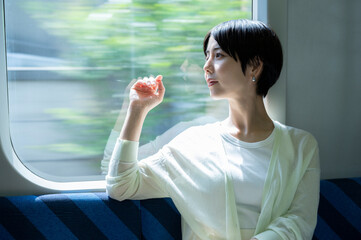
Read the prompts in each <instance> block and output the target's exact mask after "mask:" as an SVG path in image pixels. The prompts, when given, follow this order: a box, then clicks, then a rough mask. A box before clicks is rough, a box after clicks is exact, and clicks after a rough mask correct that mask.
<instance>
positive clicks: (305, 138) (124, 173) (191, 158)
mask: <svg viewBox="0 0 361 240" xmlns="http://www.w3.org/2000/svg"><path fill="white" fill-rule="evenodd" d="M274 124H275V139H274V144H273V150H272V156H271V159H270V163H269V167H268V171H267V175H266V180H265V184H264V189H263V193H262V204H261V213H260V216H259V219H258V222H257V225H256V229H255V237H256V238H258V239H259V240H262V239H267V240H268V239H300V240H301V239H302V240H303V239H311V238H312V233H313V231H314V228H315V226H316V219H317V206H318V194H319V179H320V170H319V159H318V147H317V142H316V140H315V139H314V138H313V137H312V135H310V134H309V133H307V132H305V131H302V130H299V129H295V128H291V127H286V126H284V125H282V124H280V123H278V122H274ZM218 130H219V123H215V124H207V125H204V126H200V127H192V128H189V129H188V130H186V131H184V132H183V133H181V134H180V135H179V136H177V137H176V138H175V139H173V140H172V141H171V142H170V143H169V144H167V145H165V146H164V147H163V148H162V149H161V150H160V151H159V152H158V153H156V154H155V155H153V156H150V157H148V158H146V159H144V160H142V161H139V162H138V161H137V148H138V143H137V142H131V141H124V140H123V141H122V140H118V142H117V144H116V147H115V150H114V153H113V155H112V158H111V162H110V166H109V172H108V175H107V177H106V179H107V192H108V194H109V196H110V197H112V198H115V199H118V200H124V199H145V198H157V197H171V198H172V200H173V202H174V203H175V205H176V207H177V209H178V210H179V211H180V213H181V215H182V234H183V239H241V232H242V229H240V227H239V222H238V216H237V208H236V201H235V193H234V188H233V184H232V177H231V174H230V169H229V164H228V160H227V158H226V154H225V151H224V148H223V145H222V142H221V141H222V140H221V135H220V132H219V131H218Z"/></svg>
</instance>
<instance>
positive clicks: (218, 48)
mask: <svg viewBox="0 0 361 240" xmlns="http://www.w3.org/2000/svg"><path fill="white" fill-rule="evenodd" d="M211 50H212V51H216V50H222V49H221V48H220V47H215V48H213V49H211ZM206 53H209V50H207V51H206Z"/></svg>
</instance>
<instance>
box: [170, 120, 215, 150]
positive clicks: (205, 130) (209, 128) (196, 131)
mask: <svg viewBox="0 0 361 240" xmlns="http://www.w3.org/2000/svg"><path fill="white" fill-rule="evenodd" d="M218 133H219V122H214V123H207V124H203V125H198V126H192V127H189V128H187V129H186V130H184V131H183V132H182V133H180V134H179V135H177V136H176V137H175V138H174V139H173V140H172V141H170V142H169V144H168V146H172V147H175V146H177V147H180V146H182V147H191V146H198V147H199V146H204V145H206V143H207V142H210V141H213V140H214V139H216V137H217V134H218Z"/></svg>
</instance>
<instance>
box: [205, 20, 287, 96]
mask: <svg viewBox="0 0 361 240" xmlns="http://www.w3.org/2000/svg"><path fill="white" fill-rule="evenodd" d="M210 36H212V37H213V38H214V39H215V40H216V41H217V43H218V44H219V46H220V47H221V48H222V50H223V51H225V52H226V53H227V54H228V55H230V56H231V57H233V58H234V59H235V60H236V61H237V62H238V60H239V61H240V63H241V66H242V71H243V73H244V74H245V71H246V67H247V65H248V64H258V63H259V61H262V62H263V70H262V73H261V76H260V78H259V80H258V82H257V94H258V95H261V96H263V97H265V96H266V95H267V93H268V90H269V89H270V88H271V87H272V86H273V85H274V84H275V83H276V81H277V80H278V78H279V76H280V73H281V69H282V65H283V54H282V46H281V42H280V40H279V39H278V37H277V35H276V33H275V32H274V31H273V30H272V29H271V28H269V27H268V26H267V25H266V24H264V23H262V22H259V21H252V20H247V19H237V20H231V21H227V22H223V23H221V24H219V25H217V26H215V27H214V28H212V29H211V30H210V31H209V32H208V33H207V35H206V36H205V38H204V42H203V51H204V54H205V55H206V51H207V46H208V41H209V38H210Z"/></svg>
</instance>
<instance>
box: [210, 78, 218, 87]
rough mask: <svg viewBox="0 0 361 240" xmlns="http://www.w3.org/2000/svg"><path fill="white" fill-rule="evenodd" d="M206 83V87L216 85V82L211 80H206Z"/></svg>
mask: <svg viewBox="0 0 361 240" xmlns="http://www.w3.org/2000/svg"><path fill="white" fill-rule="evenodd" d="M207 83H208V87H211V86H213V85H214V84H217V83H218V81H216V80H213V79H207Z"/></svg>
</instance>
